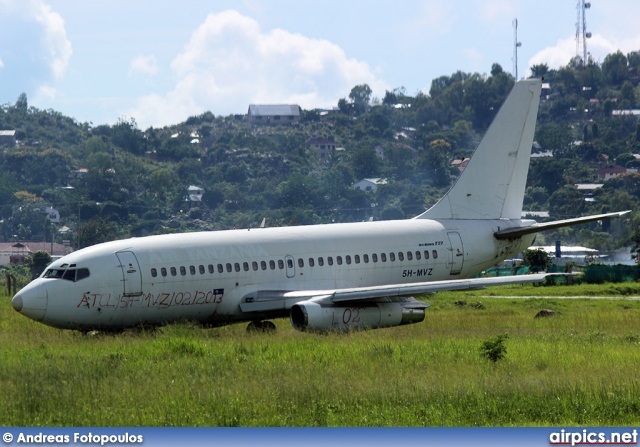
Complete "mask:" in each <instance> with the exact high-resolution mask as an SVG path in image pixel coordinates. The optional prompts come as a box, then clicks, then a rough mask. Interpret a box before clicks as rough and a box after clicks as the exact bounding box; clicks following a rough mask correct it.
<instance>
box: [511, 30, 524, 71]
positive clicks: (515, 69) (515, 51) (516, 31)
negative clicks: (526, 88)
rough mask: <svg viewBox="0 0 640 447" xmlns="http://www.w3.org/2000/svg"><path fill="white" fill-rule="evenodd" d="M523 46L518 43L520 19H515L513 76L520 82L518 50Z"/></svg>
mask: <svg viewBox="0 0 640 447" xmlns="http://www.w3.org/2000/svg"><path fill="white" fill-rule="evenodd" d="M521 46H522V43H521V42H518V19H513V76H514V77H515V79H516V81H517V80H518V48H519V47H521Z"/></svg>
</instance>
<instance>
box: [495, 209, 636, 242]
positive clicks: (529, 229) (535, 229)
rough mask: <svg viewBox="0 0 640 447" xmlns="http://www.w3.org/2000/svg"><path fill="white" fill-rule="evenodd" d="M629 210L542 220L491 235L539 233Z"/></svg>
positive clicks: (509, 237) (504, 235) (504, 237)
mask: <svg viewBox="0 0 640 447" xmlns="http://www.w3.org/2000/svg"><path fill="white" fill-rule="evenodd" d="M630 212H631V211H619V212H617V213H607V214H596V215H594V216H585V217H577V218H575V219H565V220H556V221H554V222H543V223H535V224H533V225H528V226H526V227H514V228H507V229H506V230H500V231H497V232H495V233H493V235H494V236H495V237H496V239H511V238H516V237H521V236H524V235H526V234H531V233H539V232H540V231H546V230H553V229H555V228H560V227H567V226H570V225H577V224H582V223H587V222H594V221H596V220H603V219H613V218H615V217H621V216H624V215H625V214H627V213H630Z"/></svg>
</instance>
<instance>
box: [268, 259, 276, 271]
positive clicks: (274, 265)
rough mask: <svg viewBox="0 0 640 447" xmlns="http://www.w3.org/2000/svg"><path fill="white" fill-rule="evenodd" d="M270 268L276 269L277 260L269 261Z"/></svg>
mask: <svg viewBox="0 0 640 447" xmlns="http://www.w3.org/2000/svg"><path fill="white" fill-rule="evenodd" d="M269 268H270V269H271V270H275V269H276V262H275V261H274V260H273V259H272V260H271V261H269Z"/></svg>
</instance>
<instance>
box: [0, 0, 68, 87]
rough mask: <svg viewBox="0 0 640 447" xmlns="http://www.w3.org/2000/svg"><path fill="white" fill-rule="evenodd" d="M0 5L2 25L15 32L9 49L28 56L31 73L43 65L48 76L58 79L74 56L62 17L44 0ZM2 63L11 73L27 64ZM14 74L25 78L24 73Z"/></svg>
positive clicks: (12, 60) (13, 0)
mask: <svg viewBox="0 0 640 447" xmlns="http://www.w3.org/2000/svg"><path fill="white" fill-rule="evenodd" d="M0 5H1V6H2V9H3V13H2V14H3V17H2V21H4V25H5V26H6V25H8V26H12V27H13V28H14V30H15V31H16V34H15V35H13V36H12V37H13V39H14V41H13V42H11V49H13V50H16V49H17V51H18V52H22V55H23V57H24V54H28V55H29V59H30V60H33V61H32V62H30V63H32V64H33V65H32V66H31V68H32V70H30V74H31V73H34V72H35V71H36V70H34V69H33V68H35V67H36V66H39V65H45V64H46V67H47V69H48V71H49V76H50V77H52V78H53V80H55V81H57V80H60V79H61V78H62V77H63V76H64V73H65V71H66V69H67V66H68V65H69V61H70V59H71V55H72V53H73V50H72V47H71V42H70V41H69V39H67V33H66V30H65V25H64V20H63V19H62V16H60V14H58V13H57V12H54V11H53V9H52V8H51V6H49V5H48V4H47V3H45V2H44V1H43V0H0ZM14 53H15V51H14ZM4 63H5V64H6V66H7V67H10V68H12V70H13V68H14V67H17V66H19V67H24V66H25V64H26V62H24V61H20V62H18V63H17V62H16V60H15V57H14V58H8V59H5V62H4ZM16 75H17V76H22V77H25V74H24V73H16ZM40 82H42V81H41V80H40Z"/></svg>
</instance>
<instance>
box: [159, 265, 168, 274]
mask: <svg viewBox="0 0 640 447" xmlns="http://www.w3.org/2000/svg"><path fill="white" fill-rule="evenodd" d="M160 273H161V274H162V276H167V269H166V268H164V267H162V268H161V269H160Z"/></svg>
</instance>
